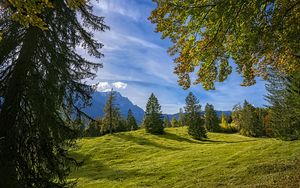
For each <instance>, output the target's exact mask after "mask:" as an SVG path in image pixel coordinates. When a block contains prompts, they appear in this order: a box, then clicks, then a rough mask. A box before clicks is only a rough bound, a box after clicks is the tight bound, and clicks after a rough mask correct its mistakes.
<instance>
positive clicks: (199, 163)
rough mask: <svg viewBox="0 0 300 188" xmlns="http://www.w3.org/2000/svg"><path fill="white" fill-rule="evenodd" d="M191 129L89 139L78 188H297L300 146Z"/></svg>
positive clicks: (81, 154) (82, 148) (83, 144)
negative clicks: (200, 135) (194, 134)
mask: <svg viewBox="0 0 300 188" xmlns="http://www.w3.org/2000/svg"><path fill="white" fill-rule="evenodd" d="M187 132H188V131H187V128H186V127H179V128H165V133H164V134H163V135H152V134H148V133H145V130H143V129H141V130H138V131H131V132H123V133H114V134H112V135H105V136H102V137H97V138H83V139H81V140H80V141H78V148H74V149H72V150H71V152H70V153H71V155H72V156H73V157H75V158H76V159H78V160H82V161H83V165H82V166H81V167H79V168H78V169H73V172H72V173H71V176H70V177H69V179H70V180H71V179H72V180H75V179H78V187H85V188H88V187H93V188H94V187H217V186H218V187H228V186H230V187H297V186H299V185H300V174H299V172H300V157H299V156H300V147H299V146H300V141H282V140H277V139H273V138H251V137H245V136H241V135H239V134H223V133H208V138H209V139H208V140H204V141H198V140H194V139H192V138H191V137H190V136H189V135H188V133H187Z"/></svg>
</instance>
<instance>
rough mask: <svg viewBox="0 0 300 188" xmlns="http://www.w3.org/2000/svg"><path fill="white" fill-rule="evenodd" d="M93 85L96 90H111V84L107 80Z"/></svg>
mask: <svg viewBox="0 0 300 188" xmlns="http://www.w3.org/2000/svg"><path fill="white" fill-rule="evenodd" d="M93 86H94V88H95V89H96V90H97V91H100V92H107V91H110V90H111V86H110V84H109V83H108V82H99V83H97V84H95V85H93Z"/></svg>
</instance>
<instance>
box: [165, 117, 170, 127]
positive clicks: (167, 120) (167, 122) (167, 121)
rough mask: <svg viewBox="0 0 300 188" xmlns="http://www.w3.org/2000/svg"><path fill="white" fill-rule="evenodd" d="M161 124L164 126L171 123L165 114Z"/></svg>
mask: <svg viewBox="0 0 300 188" xmlns="http://www.w3.org/2000/svg"><path fill="white" fill-rule="evenodd" d="M163 125H164V127H172V124H171V122H170V120H169V118H168V116H165V118H164V124H163Z"/></svg>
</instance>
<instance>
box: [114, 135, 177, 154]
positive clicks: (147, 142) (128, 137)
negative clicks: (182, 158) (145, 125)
mask: <svg viewBox="0 0 300 188" xmlns="http://www.w3.org/2000/svg"><path fill="white" fill-rule="evenodd" d="M112 136H115V137H118V138H121V139H123V140H126V141H130V142H134V143H136V144H139V145H146V146H151V147H156V148H160V149H166V150H181V149H179V148H176V147H171V146H165V145H162V144H158V143H156V142H153V141H150V140H149V139H147V138H143V137H136V136H133V135H130V134H120V133H119V134H113V135H112Z"/></svg>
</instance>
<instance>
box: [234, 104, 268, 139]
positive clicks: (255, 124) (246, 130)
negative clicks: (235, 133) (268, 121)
mask: <svg viewBox="0 0 300 188" xmlns="http://www.w3.org/2000/svg"><path fill="white" fill-rule="evenodd" d="M259 120H260V119H259V116H258V113H257V109H256V108H255V107H254V106H252V105H251V104H250V103H248V102H247V101H245V102H244V105H243V109H242V112H241V120H240V121H241V125H240V130H239V131H240V133H241V134H242V135H245V136H253V137H258V136H262V135H263V132H264V130H263V129H264V127H263V126H262V123H261V122H260V121H259Z"/></svg>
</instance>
